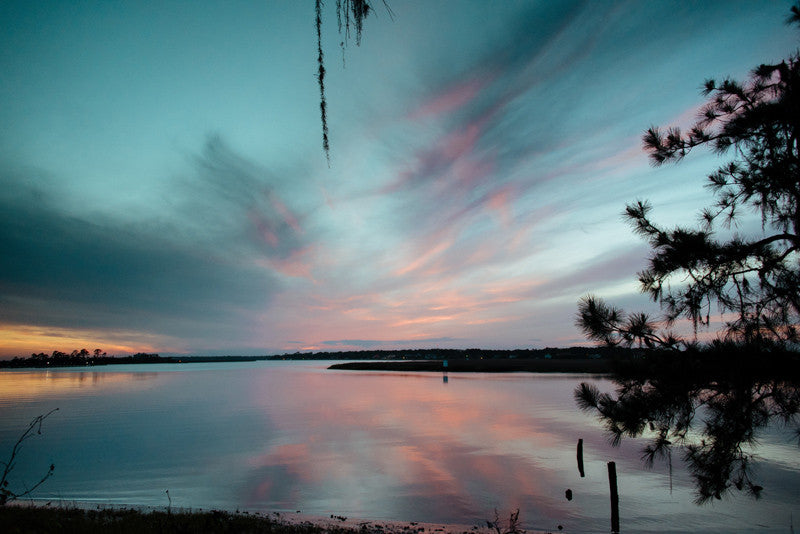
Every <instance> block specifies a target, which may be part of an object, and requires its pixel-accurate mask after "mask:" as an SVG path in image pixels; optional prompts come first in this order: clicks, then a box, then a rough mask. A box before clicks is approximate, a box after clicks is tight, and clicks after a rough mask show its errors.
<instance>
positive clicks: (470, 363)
mask: <svg viewBox="0 0 800 534" xmlns="http://www.w3.org/2000/svg"><path fill="white" fill-rule="evenodd" d="M650 352H653V351H652V350H649V349H629V348H621V347H569V348H544V349H512V350H499V349H438V348H430V349H408V350H362V351H337V352H296V353H292V354H281V355H272V356H268V355H264V356H160V355H159V354H148V353H138V354H134V355H132V356H108V355H106V353H104V352H100V349H95V351H94V353H90V352H89V351H87V350H86V349H82V350H80V351H77V350H75V351H72V353H69V354H67V353H64V352H59V351H53V352H52V354H45V353H43V352H42V353H39V354H31V356H30V357H28V358H22V357H16V358H13V359H10V360H0V369H3V368H5V369H9V368H12V369H22V368H52V367H91V366H104V365H131V364H157V363H173V364H174V363H180V364H184V363H213V362H254V361H291V360H300V361H314V360H333V361H349V362H355V363H358V364H363V363H364V362H367V363H370V364H373V365H374V366H373V367H370V369H379V370H402V371H439V370H441V369H442V365H443V364H442V361H443V360H447V361H448V364H449V370H450V371H454V372H464V371H474V372H504V371H507V372H514V371H531V372H607V371H608V369H609V368H610V362H611V361H613V360H629V359H638V358H642V357H644V356H646V355H647V354H648V353H650ZM388 362H397V363H399V364H402V365H399V366H395V365H386V364H387V363H388ZM341 368H342V369H344V368H347V369H366V367H359V366H358V365H356V366H353V367H341ZM581 369H585V371H582V370H581Z"/></svg>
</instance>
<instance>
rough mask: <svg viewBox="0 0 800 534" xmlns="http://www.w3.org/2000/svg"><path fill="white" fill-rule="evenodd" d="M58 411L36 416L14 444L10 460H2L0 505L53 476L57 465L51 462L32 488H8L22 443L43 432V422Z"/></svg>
mask: <svg viewBox="0 0 800 534" xmlns="http://www.w3.org/2000/svg"><path fill="white" fill-rule="evenodd" d="M56 411H58V408H54V409H53V410H50V411H49V412H47V413H46V414H44V415H39V416H37V417H35V418H34V419H33V421H31V423H30V424H29V425H28V428H27V430H25V432H23V433H22V435H21V436H20V437H19V439H18V440H17V442H16V443H15V444H14V447H13V448H12V449H11V455H10V456H9V458H8V461H7V462H0V464H2V465H3V475H2V477H0V506H2V505H5V504H6V503H7V502H10V501H14V500H17V499H19V498H21V497H24V496H26V495H29V494H30V493H31V492H33V490H35V489H36V488H38V487H39V486H41V485H42V484H43V483H44V481H45V480H47V479H48V478H50V477H51V476H53V471H54V470H55V468H56V466H55V465H53V464H50V469H49V470H48V471H47V473H46V474H45V475H44V476H43V477H42V478H41V480H39V481H38V482H37V483H36V484H34V485H33V486H31V487H30V488H27V489H25V490H24V491H20V492H16V491H13V490H10V489H8V488H9V484H10V482H9V475H10V474H11V471H13V470H14V467H15V466H16V459H17V454H18V453H19V451H20V448H21V447H22V443H23V442H24V441H25V440H27V439H28V438H31V437H33V436H34V435H37V434H41V433H42V422H43V421H44V420H45V419H47V418H48V417H49V416H50V414H52V413H53V412H56Z"/></svg>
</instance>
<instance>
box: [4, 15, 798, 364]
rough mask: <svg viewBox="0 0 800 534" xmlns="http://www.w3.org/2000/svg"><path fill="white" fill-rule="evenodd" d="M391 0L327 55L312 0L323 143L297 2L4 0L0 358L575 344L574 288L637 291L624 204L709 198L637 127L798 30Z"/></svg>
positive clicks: (683, 216)
mask: <svg viewBox="0 0 800 534" xmlns="http://www.w3.org/2000/svg"><path fill="white" fill-rule="evenodd" d="M389 3H390V4H391V8H392V11H393V16H391V17H390V16H385V13H384V12H383V11H382V6H381V5H380V4H381V2H377V4H378V5H377V6H376V9H375V14H374V16H371V17H370V18H369V19H368V20H367V21H366V22H365V27H364V35H363V42H362V44H361V46H351V47H349V48H348V49H347V51H346V53H345V60H346V61H345V64H344V65H342V61H341V50H340V49H339V40H338V35H337V33H336V31H335V27H336V13H335V7H334V5H333V3H332V2H331V3H330V4H331V5H330V6H328V5H326V7H325V10H324V13H323V18H324V23H325V28H326V29H325V31H324V33H323V41H324V42H323V46H324V47H325V50H326V56H327V57H328V61H329V63H328V65H327V69H328V70H327V77H326V80H325V83H326V91H327V99H328V101H327V103H328V122H329V127H330V139H331V162H330V166H329V165H328V163H327V161H326V158H325V155H324V153H323V151H322V148H321V125H320V117H319V104H320V103H319V90H318V87H317V85H316V80H315V78H314V75H315V73H316V70H315V69H316V63H315V59H316V40H315V35H314V32H313V31H312V30H313V24H312V22H313V16H314V9H313V8H314V3H313V2H305V1H297V2H245V3H236V4H228V3H225V2H216V3H215V2H211V3H204V4H203V5H198V6H187V5H186V4H185V3H184V2H172V1H167V2H164V3H160V4H159V6H158V8H156V7H155V6H154V5H151V4H149V3H146V2H144V3H143V2H134V3H123V4H119V3H111V4H108V3H103V2H88V3H80V4H77V5H76V4H73V3H64V2H47V1H45V2H33V3H32V2H23V1H10V2H3V4H2V6H1V7H0V26H1V27H2V31H0V46H2V49H3V50H7V51H9V52H8V53H7V54H4V55H3V57H2V59H0V68H1V69H2V72H3V73H4V74H3V83H2V84H0V102H2V104H0V124H3V125H4V130H3V134H4V135H2V136H1V137H2V139H0V181H1V182H2V188H0V250H2V254H0V357H4V358H5V357H12V356H27V355H29V354H31V353H33V352H36V353H38V352H47V353H50V352H52V351H53V350H62V351H67V352H69V351H71V350H74V349H81V348H87V349H88V350H93V349H94V348H101V349H102V350H104V351H107V352H108V353H109V354H130V353H135V352H158V353H161V354H164V355H166V354H219V355H228V354H279V353H286V352H295V351H298V350H299V351H317V350H359V349H370V350H371V349H396V348H415V347H416V348H425V347H431V346H439V347H447V348H468V347H486V348H524V347H538V348H541V347H546V346H569V345H578V344H584V343H586V340H585V339H584V338H583V337H582V336H581V333H580V332H579V331H578V329H577V328H576V327H575V326H574V317H575V312H576V309H577V302H578V300H579V299H580V298H581V297H582V296H584V295H586V294H587V293H594V294H597V295H598V296H600V297H603V298H607V299H608V300H612V299H613V301H614V302H615V304H617V305H619V306H622V307H625V308H627V309H632V310H650V311H653V310H656V309H657V307H656V306H655V305H654V304H653V303H650V302H649V301H648V300H647V298H646V297H645V296H643V295H640V294H639V293H638V289H637V284H636V273H637V272H638V271H640V270H641V269H642V268H643V266H644V265H645V262H646V259H647V254H648V249H647V246H646V244H645V243H643V242H642V241H641V240H640V239H639V238H637V237H636V236H635V235H633V233H632V232H631V229H630V228H629V227H628V226H627V225H626V223H625V222H624V221H623V220H622V218H621V213H622V211H623V209H624V206H625V204H626V203H627V202H631V201H634V200H636V199H650V200H651V201H652V202H653V205H654V211H653V214H654V218H655V219H656V220H657V221H659V222H662V223H663V224H664V225H665V226H672V225H675V224H679V223H685V222H687V221H694V219H695V217H696V214H697V212H698V210H699V209H700V208H702V207H703V206H704V205H706V204H708V201H709V198H710V197H709V193H708V191H706V190H704V189H703V179H704V175H705V174H706V173H707V172H708V171H709V170H710V169H712V168H714V166H715V164H716V163H717V162H718V161H717V160H716V159H715V156H714V155H712V154H707V153H704V154H698V156H697V157H696V158H695V159H693V160H692V161H691V162H689V161H687V162H684V163H682V164H680V165H678V166H665V167H659V168H653V167H651V166H650V165H649V163H648V160H647V157H646V154H645V153H644V152H643V151H642V149H641V142H640V138H641V134H642V132H643V131H644V130H645V129H647V128H648V127H650V126H651V125H664V126H668V125H671V124H678V125H685V124H687V123H689V122H691V120H692V119H693V118H694V116H695V114H696V113H697V110H698V109H699V106H700V105H701V104H702V102H703V98H702V97H701V96H700V94H699V92H698V88H699V87H700V86H701V84H702V82H703V80H704V79H706V78H708V77H717V78H724V77H726V76H731V77H734V78H741V77H743V76H745V75H746V74H747V72H748V71H749V69H750V68H752V67H753V66H755V65H758V64H760V63H764V62H771V61H774V60H778V59H780V58H782V57H785V55H786V54H787V53H788V52H790V51H791V50H793V49H794V48H796V46H797V35H796V32H795V31H794V30H793V29H792V28H790V27H787V26H785V25H784V24H783V20H784V19H785V15H786V13H787V12H788V8H789V5H790V2H784V1H775V2H745V1H742V2H729V1H724V2H723V1H721V0H720V1H718V0H714V1H708V2H702V3H693V4H682V3H670V2H667V3H662V2H633V3H608V4H595V3H582V2H555V3H554V2H549V1H529V2H500V3H486V2H482V1H477V0H475V1H473V0H464V1H461V2H457V3H455V4H454V3H452V2H430V1H427V0H425V1H423V0H409V1H406V0H403V1H402V2H389ZM162 4H163V5H162ZM431 21H437V23H436V24H432V23H431ZM708 21H713V24H710V25H709V23H708ZM656 26H657V27H658V31H653V28H654V27H656ZM704 335H706V334H704Z"/></svg>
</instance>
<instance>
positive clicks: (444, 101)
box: [409, 79, 488, 119]
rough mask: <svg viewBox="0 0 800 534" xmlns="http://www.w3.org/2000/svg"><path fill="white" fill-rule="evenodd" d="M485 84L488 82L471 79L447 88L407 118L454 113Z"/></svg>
mask: <svg viewBox="0 0 800 534" xmlns="http://www.w3.org/2000/svg"><path fill="white" fill-rule="evenodd" d="M487 83H488V80H479V79H473V80H470V81H466V82H463V83H460V84H457V85H455V86H452V87H448V88H447V89H445V90H444V91H443V92H442V93H440V94H438V95H435V96H434V97H433V98H432V99H430V100H428V101H427V102H425V103H423V104H422V105H421V106H420V107H418V108H417V109H416V110H414V111H413V112H412V113H411V114H410V115H409V118H410V119H421V118H427V117H430V116H431V115H442V114H445V113H450V112H452V111H455V110H457V109H459V108H461V107H463V106H464V105H466V104H467V103H469V102H470V101H472V100H473V99H474V98H475V97H476V96H477V95H478V93H480V91H481V89H483V88H484V87H485V86H486V85H487Z"/></svg>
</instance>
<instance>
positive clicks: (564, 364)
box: [328, 358, 612, 374]
mask: <svg viewBox="0 0 800 534" xmlns="http://www.w3.org/2000/svg"><path fill="white" fill-rule="evenodd" d="M328 369H343V370H350V371H436V372H441V371H447V372H452V373H470V372H471V373H513V372H529V373H591V374H600V373H609V372H611V370H612V369H611V362H610V361H609V360H606V359H590V358H586V359H583V358H581V359H544V358H542V359H529V360H528V359H524V360H523V359H485V360H481V359H478V360H449V361H448V362H447V367H444V362H442V361H441V360H415V361H358V362H347V363H337V364H334V365H331V366H330V367H328Z"/></svg>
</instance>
